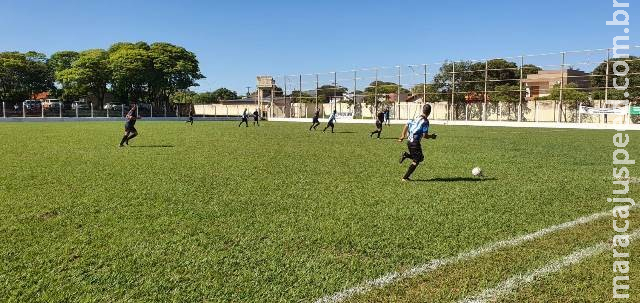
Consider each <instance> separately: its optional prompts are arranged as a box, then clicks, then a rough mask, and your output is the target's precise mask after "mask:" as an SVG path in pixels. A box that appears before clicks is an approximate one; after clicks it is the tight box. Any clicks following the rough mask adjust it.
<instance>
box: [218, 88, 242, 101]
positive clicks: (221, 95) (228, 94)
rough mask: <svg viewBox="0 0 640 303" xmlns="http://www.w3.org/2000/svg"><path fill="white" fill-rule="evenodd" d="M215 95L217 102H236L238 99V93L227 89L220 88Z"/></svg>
mask: <svg viewBox="0 0 640 303" xmlns="http://www.w3.org/2000/svg"><path fill="white" fill-rule="evenodd" d="M213 95H214V96H215V98H216V101H222V100H236V99H238V93H236V92H235V91H232V90H229V89H227V88H224V87H222V88H219V89H217V90H215V91H214V92H213Z"/></svg>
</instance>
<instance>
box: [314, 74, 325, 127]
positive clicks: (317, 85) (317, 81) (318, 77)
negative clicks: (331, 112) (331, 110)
mask: <svg viewBox="0 0 640 303" xmlns="http://www.w3.org/2000/svg"><path fill="white" fill-rule="evenodd" d="M319 85H320V76H319V75H318V74H316V110H318V90H319V89H320V88H319ZM322 117H323V118H324V108H323V109H322Z"/></svg>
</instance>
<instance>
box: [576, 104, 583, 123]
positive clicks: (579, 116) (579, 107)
mask: <svg viewBox="0 0 640 303" xmlns="http://www.w3.org/2000/svg"><path fill="white" fill-rule="evenodd" d="M581 108H582V102H580V104H579V105H578V111H577V112H578V124H581V123H582V115H581V114H580V109H581Z"/></svg>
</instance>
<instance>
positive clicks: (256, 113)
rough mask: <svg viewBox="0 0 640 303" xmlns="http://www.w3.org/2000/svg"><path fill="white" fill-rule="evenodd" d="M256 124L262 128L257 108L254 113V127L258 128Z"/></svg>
mask: <svg viewBox="0 0 640 303" xmlns="http://www.w3.org/2000/svg"><path fill="white" fill-rule="evenodd" d="M256 124H257V125H258V126H260V113H259V112H258V109H257V108H256V110H255V111H254V112H253V126H256Z"/></svg>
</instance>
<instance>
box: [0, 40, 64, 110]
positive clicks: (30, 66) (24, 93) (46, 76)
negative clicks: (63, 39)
mask: <svg viewBox="0 0 640 303" xmlns="http://www.w3.org/2000/svg"><path fill="white" fill-rule="evenodd" d="M52 88H53V73H52V72H51V70H50V69H49V67H48V66H47V58H46V56H45V55H44V54H41V53H37V52H27V53H20V52H3V53H0V99H1V100H2V101H10V102H21V101H24V100H25V99H28V98H30V97H31V96H32V95H33V94H35V93H39V92H44V91H48V90H50V89H52Z"/></svg>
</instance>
